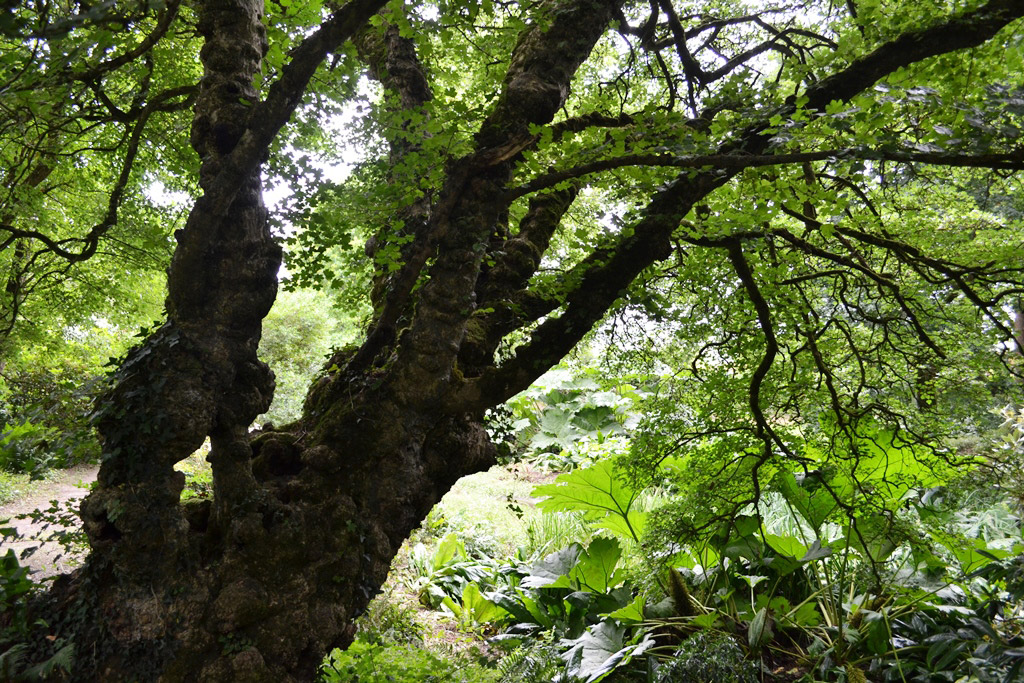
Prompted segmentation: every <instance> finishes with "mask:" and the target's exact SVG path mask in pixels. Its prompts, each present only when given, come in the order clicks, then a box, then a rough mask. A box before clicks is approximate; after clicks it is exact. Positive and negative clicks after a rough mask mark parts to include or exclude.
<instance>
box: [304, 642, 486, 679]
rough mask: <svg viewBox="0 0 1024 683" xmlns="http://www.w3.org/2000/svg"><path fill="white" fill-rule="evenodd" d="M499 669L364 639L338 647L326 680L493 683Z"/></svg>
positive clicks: (328, 662) (329, 666)
mask: <svg viewBox="0 0 1024 683" xmlns="http://www.w3.org/2000/svg"><path fill="white" fill-rule="evenodd" d="M497 679H498V674H497V672H496V671H493V670H489V669H486V668H484V667H482V666H480V665H478V664H474V663H472V662H469V661H466V660H465V659H461V658H454V657H442V656H440V655H437V654H434V653H432V652H429V651H427V650H422V649H419V648H416V647H412V646H409V645H388V646H385V645H375V644H371V643H366V642H363V641H360V640H357V641H355V642H354V643H352V645H351V646H349V648H348V649H347V650H345V651H341V650H335V651H334V652H333V653H331V655H330V657H329V658H328V661H327V662H326V663H325V664H324V668H323V677H322V679H321V680H323V681H325V682H326V683H490V682H491V681H496V680H497Z"/></svg>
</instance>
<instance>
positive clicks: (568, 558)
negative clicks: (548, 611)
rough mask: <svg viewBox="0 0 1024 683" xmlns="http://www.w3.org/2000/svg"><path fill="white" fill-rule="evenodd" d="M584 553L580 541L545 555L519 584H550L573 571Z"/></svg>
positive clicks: (523, 585)
mask: <svg viewBox="0 0 1024 683" xmlns="http://www.w3.org/2000/svg"><path fill="white" fill-rule="evenodd" d="M582 554H583V546H581V545H580V544H579V543H572V544H570V545H568V546H566V547H564V548H562V549H561V550H556V551H555V552H553V553H551V554H550V555H545V556H544V557H543V558H542V559H541V560H539V561H538V562H536V563H535V564H534V565H533V566H532V567H530V574H529V576H526V577H524V578H523V580H522V581H520V583H519V585H520V586H522V587H523V588H541V587H543V586H548V585H550V584H552V583H554V582H555V581H557V580H558V579H559V578H560V577H563V576H566V575H567V574H568V573H569V572H570V571H572V569H573V568H574V567H575V566H576V565H577V564H578V563H579V560H580V555H582Z"/></svg>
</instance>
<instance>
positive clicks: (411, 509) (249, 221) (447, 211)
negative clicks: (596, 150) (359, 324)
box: [51, 0, 612, 681]
mask: <svg viewBox="0 0 1024 683" xmlns="http://www.w3.org/2000/svg"><path fill="white" fill-rule="evenodd" d="M375 4H376V5H377V6H379V5H381V4H382V3H380V2H378V3H375ZM563 4H564V5H565V7H563V8H562V10H563V11H562V12H561V13H559V14H557V15H554V21H553V23H552V24H551V25H550V26H548V27H546V29H545V30H539V29H533V30H529V31H527V32H526V33H524V35H523V36H522V38H521V40H520V46H519V47H518V48H517V51H516V55H515V56H514V58H513V63H512V67H511V68H510V71H509V77H508V78H507V79H506V84H505V90H506V93H505V95H504V97H503V99H502V101H501V102H500V103H499V104H498V105H497V106H496V107H495V109H494V111H493V113H492V114H491V116H490V118H489V119H488V122H487V124H486V126H485V128H484V130H483V132H482V133H481V135H480V144H479V151H478V152H477V153H476V154H474V155H472V156H470V157H468V158H466V159H462V160H460V161H459V162H458V163H459V164H460V166H461V167H460V168H458V169H456V170H455V171H454V172H453V173H452V174H451V179H450V180H449V183H448V185H447V186H446V187H445V188H444V191H443V197H442V198H441V199H440V201H439V202H438V203H437V204H438V206H440V207H441V209H440V211H435V212H434V215H433V216H430V215H428V213H427V211H426V210H421V213H420V215H419V217H418V218H419V223H418V229H419V230H420V231H429V233H430V234H431V240H430V242H431V246H432V247H433V246H434V245H436V247H437V249H436V258H435V260H434V262H433V264H432V265H431V266H430V269H429V271H428V272H427V273H425V275H426V284H424V285H423V286H422V288H421V290H420V292H419V293H418V296H417V299H416V306H415V315H411V318H408V324H409V328H408V329H407V330H406V331H405V332H404V333H403V335H402V336H401V337H400V338H397V337H396V335H395V333H394V325H395V324H396V322H397V320H398V315H397V314H404V315H410V314H411V311H412V310H413V309H412V307H411V300H410V289H411V286H412V285H413V284H414V283H415V280H416V278H417V277H418V276H420V275H423V273H422V272H421V271H422V269H423V268H424V263H425V261H426V258H425V257H426V253H418V254H417V253H407V254H406V256H407V263H406V266H405V270H404V271H403V272H401V273H400V274H399V275H398V277H397V278H395V279H394V281H391V282H383V283H381V284H380V285H379V287H378V291H379V292H380V297H381V301H380V308H379V311H380V313H379V315H378V317H377V319H376V321H375V327H374V329H373V331H372V332H371V334H370V340H369V341H368V342H367V344H366V346H365V348H364V349H362V350H361V351H360V352H359V353H357V354H355V355H354V356H351V357H350V356H345V355H339V356H338V357H336V358H334V359H332V362H331V363H330V365H332V366H334V367H336V368H339V369H338V370H336V371H335V372H334V373H333V374H332V375H330V376H328V377H326V378H324V379H323V380H321V382H320V383H319V384H318V385H316V386H314V387H313V388H312V389H311V391H310V394H309V396H308V398H307V401H306V405H305V410H304V415H303V417H302V419H301V420H299V421H298V422H297V423H295V424H292V425H288V426H286V427H284V428H281V429H279V430H275V431H269V432H266V433H262V434H258V435H256V436H255V437H254V436H252V435H249V434H248V433H247V430H248V427H249V425H250V424H251V422H252V420H253V419H254V418H255V417H256V416H257V415H258V414H259V413H261V412H264V411H265V410H266V409H267V407H268V405H269V403H270V399H271V396H272V393H273V387H274V381H273V375H272V373H271V372H270V371H269V369H268V368H267V367H266V366H265V365H264V364H263V363H261V362H260V361H259V360H258V359H257V357H256V349H257V346H258V342H259V338H260V321H261V319H262V318H263V316H264V315H265V314H266V313H267V311H268V310H269V308H270V306H271V304H272V302H273V299H274V296H275V293H276V286H277V281H276V274H277V270H278V268H279V265H280V256H281V250H280V248H279V247H278V246H277V245H276V244H275V243H274V240H273V239H272V238H271V235H270V233H269V230H268V225H267V212H266V209H265V208H264V205H263V201H262V197H261V190H260V169H259V164H258V163H251V159H250V163H249V164H248V165H247V166H246V165H244V164H242V163H240V161H239V157H240V156H242V155H243V154H244V153H245V152H246V149H245V147H246V145H247V144H248V143H250V142H251V140H249V137H247V136H250V137H251V136H252V132H251V131H250V130H248V129H247V122H248V121H249V120H250V118H249V111H248V110H249V107H250V106H251V105H249V104H248V103H250V102H254V101H256V99H257V96H256V93H255V92H254V91H253V90H252V87H251V85H250V84H251V83H252V79H253V75H254V74H255V73H256V71H257V70H258V69H259V68H260V60H261V56H262V54H263V52H264V50H265V37H264V28H263V25H262V23H261V16H260V15H261V2H260V0H207V1H206V2H203V3H201V13H200V24H199V28H200V30H201V31H202V33H203V35H204V38H205V41H206V42H205V46H204V48H203V50H202V59H203V64H204V68H205V75H204V77H203V81H202V84H201V91H200V94H199V97H198V100H197V103H196V113H195V119H194V124H193V131H192V144H193V146H194V148H195V150H196V152H197V153H198V154H199V155H200V157H201V158H202V160H203V165H202V170H201V183H200V184H201V187H202V189H203V190H204V193H205V194H204V197H203V198H202V199H200V200H199V202H198V203H197V204H196V206H195V207H194V209H193V210H192V212H191V215H190V217H189V220H188V223H187V225H186V227H185V229H184V230H183V231H181V232H180V234H178V235H177V237H178V248H177V250H176V252H175V255H174V259H173V262H172V266H171V269H170V273H169V294H168V299H167V310H168V320H167V322H166V323H165V324H164V325H163V326H162V327H161V328H160V329H159V330H157V331H156V332H155V333H154V334H153V335H152V336H150V337H149V338H148V339H147V340H146V342H145V343H144V344H143V345H142V346H141V347H139V348H137V349H135V350H134V351H133V352H132V353H131V354H130V355H129V356H128V358H127V359H126V361H125V362H124V365H123V366H122V368H121V369H120V371H119V373H118V376H117V380H118V381H117V384H116V386H115V387H114V388H113V389H111V390H110V392H109V393H108V394H107V395H105V396H104V397H103V398H102V399H101V401H100V406H99V419H98V428H99V431H100V433H101V435H102V439H103V446H104V461H103V465H102V467H101V470H100V474H99V480H98V485H97V487H96V489H95V490H94V491H93V492H92V493H91V494H90V495H89V496H88V498H87V499H86V500H85V501H84V503H83V505H82V515H83V518H84V520H85V529H86V531H87V533H88V536H89V540H90V544H91V546H92V554H91V555H90V556H89V558H88V560H87V563H86V565H85V567H84V568H83V569H82V570H80V571H79V572H78V573H77V574H76V575H74V576H73V577H71V578H70V579H68V578H65V579H63V580H62V582H61V583H60V584H58V585H57V586H56V587H55V589H54V591H52V594H51V598H52V599H55V600H57V601H58V604H59V605H60V609H61V610H62V611H63V613H64V614H67V613H68V612H69V606H70V605H75V607H74V608H72V609H70V612H71V613H74V614H76V615H77V616H76V617H75V618H76V620H77V621H78V623H76V624H74V625H71V624H65V626H66V627H70V628H72V629H73V630H74V631H75V636H74V637H75V640H76V649H77V658H76V665H75V676H76V677H80V678H85V679H90V678H91V679H98V680H104V681H112V680H154V679H156V678H160V679H161V680H169V681H174V680H206V681H226V680H267V681H283V680H309V679H311V678H313V677H314V675H315V672H316V669H317V668H318V666H319V665H320V664H321V662H322V661H323V658H324V655H325V654H326V653H327V652H328V651H329V648H331V647H334V646H339V645H346V644H347V643H348V642H350V640H351V638H352V635H353V627H352V622H353V620H354V619H355V618H356V617H357V616H358V615H359V614H360V613H361V612H362V611H363V610H364V609H365V607H366V605H367V603H368V602H369V601H370V599H371V598H372V597H373V596H374V595H375V594H376V592H377V591H378V589H379V586H380V585H381V584H382V583H383V582H384V580H385V578H386V576H387V572H388V569H389V566H390V562H391V560H392V558H393V556H394V555H395V553H396V552H397V550H398V548H399V547H400V545H401V543H402V541H403V540H404V539H405V538H406V537H407V536H408V534H409V532H410V531H411V530H412V529H414V528H415V527H416V526H417V525H418V524H419V523H420V521H421V520H422V519H423V517H424V516H425V514H426V513H427V512H428V511H429V509H430V508H431V507H432V506H433V505H434V504H435V503H436V502H437V501H438V500H439V499H440V498H441V496H442V495H443V494H444V493H445V492H446V491H447V490H448V488H449V487H450V486H451V485H452V484H453V483H454V482H455V481H456V480H457V479H458V478H459V477H461V476H463V475H465V474H468V473H471V472H475V471H479V470H481V469H484V468H486V467H488V466H489V465H491V464H492V463H493V460H494V458H493V449H492V447H491V445H490V443H489V441H488V438H487V435H486V432H485V431H484V428H483V426H482V414H483V411H484V409H485V408H486V407H487V402H477V403H476V404H475V405H471V406H467V405H466V404H464V403H458V404H456V403H455V401H454V400H453V399H452V395H451V391H450V388H451V383H452V377H453V372H457V371H455V367H456V361H457V356H458V353H459V351H460V348H461V346H462V344H461V341H462V338H463V334H464V330H465V326H466V323H467V320H468V317H469V313H470V312H471V311H472V309H473V301H474V297H475V293H474V292H475V290H476V287H477V280H478V275H479V272H480V264H481V260H482V258H483V255H484V249H483V248H482V246H483V245H486V244H487V242H488V240H489V239H490V236H491V234H492V232H493V229H494V225H495V223H496V221H497V220H498V215H497V213H498V209H497V208H496V206H497V205H496V203H495V202H494V201H493V198H494V197H495V196H498V195H500V193H501V192H502V191H503V188H504V185H505V184H506V182H507V181H508V178H509V173H510V169H511V162H510V161H509V160H510V159H511V158H512V157H514V156H515V155H516V154H517V153H518V152H519V151H520V150H521V149H522V148H523V147H524V146H525V145H526V144H527V143H528V141H529V140H530V135H529V124H531V123H546V122H548V121H550V120H551V118H552V117H553V116H554V114H555V112H556V111H557V110H558V108H559V107H561V106H562V104H563V102H564V100H565V96H566V94H567V92H568V84H569V79H570V78H571V77H572V75H573V74H574V72H575V71H576V69H577V68H578V66H579V65H580V63H581V62H582V61H583V60H584V59H585V58H586V56H587V55H588V54H589V52H590V50H591V48H592V46H593V45H594V43H595V42H596V41H597V39H598V38H599V37H600V36H601V34H602V33H603V31H604V30H605V28H606V26H607V25H608V23H609V21H610V19H611V7H612V3H610V2H590V1H585V2H574V3H563ZM373 9H375V7H374V3H365V4H364V7H363V8H362V11H363V13H364V14H365V13H366V12H368V11H372V10H373ZM352 26H357V24H356V23H355V22H352ZM390 38H391V40H388V41H386V43H387V44H386V45H384V46H383V47H382V49H384V50H390V51H391V53H392V54H391V55H390V60H391V63H392V64H394V63H395V60H396V59H398V58H400V57H401V55H395V54H393V53H394V52H395V50H398V49H403V48H404V49H408V47H409V46H408V45H403V44H402V43H401V42H400V41H396V40H394V39H393V38H394V36H390ZM406 59H407V60H409V61H410V62H411V63H414V62H415V59H414V57H409V56H408V55H406ZM371 66H373V64H372V63H371ZM382 71H383V70H382ZM394 81H395V79H394V78H391V79H390V82H389V83H388V84H389V86H390V87H402V86H401V85H400V84H395V82H394ZM272 95H273V92H272V93H271V95H270V96H268V101H270V100H271V98H272ZM421 101H422V96H421ZM240 150H241V151H240ZM257 158H258V157H257ZM244 160H245V157H244V156H243V161H244ZM405 319H406V318H403V320H405ZM539 371H542V369H539ZM455 405H457V407H454V408H453V406H455ZM207 436H209V437H210V439H211V444H212V449H211V452H210V455H209V460H210V462H211V464H212V467H213V478H214V497H213V500H212V502H210V501H203V502H199V503H190V504H185V505H182V504H180V503H179V497H180V493H181V490H182V487H183V484H184V477H183V475H181V474H180V473H177V472H175V471H174V469H173V466H174V464H175V463H176V462H178V461H180V460H182V459H184V458H185V457H187V456H188V455H189V454H190V453H192V452H193V451H194V450H195V449H197V448H198V447H199V446H200V445H201V444H202V442H203V440H204V439H205V438H206V437H207ZM83 615H87V616H86V618H85V620H84V621H85V623H87V624H88V625H87V626H83V623H82V622H83V620H82V618H81V617H82V616H83Z"/></svg>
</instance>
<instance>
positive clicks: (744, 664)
mask: <svg viewBox="0 0 1024 683" xmlns="http://www.w3.org/2000/svg"><path fill="white" fill-rule="evenodd" d="M655 671H656V674H655V677H654V680H655V681H656V683H690V681H702V682H703V683H756V682H757V681H759V680H760V677H759V675H758V667H757V663H756V662H753V661H751V660H749V659H747V658H746V656H745V655H744V652H743V650H742V649H740V647H739V646H738V645H737V644H736V641H735V639H733V638H732V637H730V636H728V635H725V634H721V633H713V632H709V631H698V632H697V633H694V634H693V635H692V636H690V637H689V638H687V639H686V640H685V641H683V644H682V645H680V646H679V648H678V649H677V650H676V651H675V652H674V653H673V655H672V658H671V659H670V660H668V661H667V662H664V663H662V664H660V665H659V666H658V667H657V669H656V670H655Z"/></svg>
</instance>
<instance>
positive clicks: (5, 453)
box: [0, 420, 57, 474]
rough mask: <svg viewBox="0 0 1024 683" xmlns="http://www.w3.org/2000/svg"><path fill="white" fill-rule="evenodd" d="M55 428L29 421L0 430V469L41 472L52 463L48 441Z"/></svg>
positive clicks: (30, 472) (53, 435) (54, 432)
mask: <svg viewBox="0 0 1024 683" xmlns="http://www.w3.org/2000/svg"><path fill="white" fill-rule="evenodd" d="M56 434H57V430H55V429H52V428H50V427H46V426H44V425H39V424H35V423H32V422H29V421H27V420H26V421H25V422H22V423H21V424H14V425H8V426H7V427H6V428H5V429H3V431H2V432H0V469H3V470H6V471H7V472H16V473H21V474H36V473H40V472H43V471H45V470H47V469H49V468H50V467H52V466H53V465H54V464H56V463H55V462H54V460H55V458H54V457H53V455H52V454H51V451H50V441H51V440H52V439H53V438H54V437H55V436H56Z"/></svg>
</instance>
